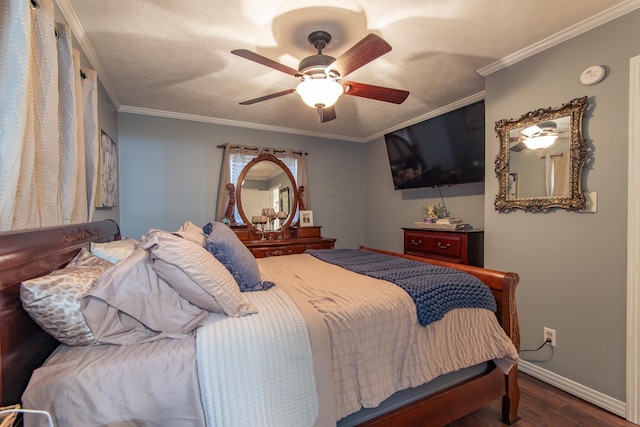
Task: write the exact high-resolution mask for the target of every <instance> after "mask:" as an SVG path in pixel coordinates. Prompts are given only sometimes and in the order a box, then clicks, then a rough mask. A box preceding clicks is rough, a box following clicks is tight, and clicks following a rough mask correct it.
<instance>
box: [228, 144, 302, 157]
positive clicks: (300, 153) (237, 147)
mask: <svg viewBox="0 0 640 427" xmlns="http://www.w3.org/2000/svg"><path fill="white" fill-rule="evenodd" d="M217 147H218V148H223V149H224V148H225V146H224V145H218V146H217ZM229 148H233V149H234V150H239V149H240V146H239V145H230V146H229ZM262 148H263V147H244V151H255V152H256V153H257V152H258V151H259V150H260V149H262ZM271 150H272V149H271V148H264V151H265V153H268V152H270V151H271ZM273 152H274V153H280V154H285V153H286V152H287V151H286V150H276V149H275V148H274V149H273ZM292 153H293V154H297V155H299V156H302V155H303V154H304V155H305V156H308V155H309V153H307V152H303V151H292Z"/></svg>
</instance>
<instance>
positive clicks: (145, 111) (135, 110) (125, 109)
mask: <svg viewBox="0 0 640 427" xmlns="http://www.w3.org/2000/svg"><path fill="white" fill-rule="evenodd" d="M118 112H119V113H131V114H141V115H144V116H154V117H164V118H168V119H177V120H188V121H192V122H202V123H211V124H216V125H224V126H233V127H241V128H245V129H255V130H262V131H268V132H280V133H288V134H295V135H305V136H313V137H316V138H325V139H335V140H341V141H350V142H360V143H363V142H366V141H367V139H366V138H355V137H349V136H344V135H335V134H330V133H321V132H310V131H304V130H300V129H292V128H285V127H279V126H270V125H263V124H259V123H250V122H241V121H237V120H228V119H218V118H215V117H207V116H198V115H195V114H185V113H174V112H172V111H163V110H153V109H151V108H140V107H131V106H128V105H123V106H121V107H120V108H119V109H118Z"/></svg>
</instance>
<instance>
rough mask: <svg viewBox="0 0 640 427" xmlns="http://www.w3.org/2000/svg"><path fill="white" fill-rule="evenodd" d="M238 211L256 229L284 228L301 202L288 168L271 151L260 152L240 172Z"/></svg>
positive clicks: (269, 230)
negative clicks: (269, 152)
mask: <svg viewBox="0 0 640 427" xmlns="http://www.w3.org/2000/svg"><path fill="white" fill-rule="evenodd" d="M235 199H236V203H237V207H238V214H239V215H240V217H241V218H242V221H243V222H244V223H245V224H246V225H247V227H249V228H251V229H253V230H254V232H256V233H263V234H264V232H285V231H286V230H287V229H288V228H289V225H290V224H291V221H292V220H293V217H294V216H295V211H296V208H297V206H298V191H297V188H296V184H295V180H294V178H293V175H292V173H291V171H290V170H289V168H288V167H287V166H286V165H285V164H284V163H283V162H282V161H280V160H279V159H278V158H277V157H275V156H274V155H272V154H261V155H260V156H258V157H256V158H254V159H253V160H251V161H250V162H249V163H247V164H246V165H245V167H244V168H243V169H242V171H241V172H240V175H239V177H238V182H237V184H236V197H235Z"/></svg>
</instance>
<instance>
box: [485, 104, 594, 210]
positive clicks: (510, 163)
mask: <svg viewBox="0 0 640 427" xmlns="http://www.w3.org/2000/svg"><path fill="white" fill-rule="evenodd" d="M587 106H588V104H587V97H586V96H584V97H582V98H576V99H573V100H571V101H570V102H568V103H566V104H563V105H562V106H561V107H559V108H544V109H539V110H534V111H530V112H528V113H526V114H524V115H523V116H522V117H520V118H519V119H517V120H514V119H508V120H507V119H503V120H499V121H497V122H496V125H495V130H496V134H497V136H498V139H499V142H500V151H499V154H498V156H497V157H496V161H495V172H496V176H497V177H498V183H499V184H498V185H499V194H498V195H497V196H496V199H495V203H494V205H495V209H496V210H498V211H502V212H505V211H510V210H512V209H516V208H517V209H523V210H525V211H544V210H547V209H550V208H563V209H571V210H580V209H584V208H585V206H586V199H585V196H584V193H583V191H582V171H583V169H584V167H585V164H586V161H587V151H588V149H587V145H586V143H585V141H584V138H583V136H582V121H583V118H584V114H585V111H586V109H587Z"/></svg>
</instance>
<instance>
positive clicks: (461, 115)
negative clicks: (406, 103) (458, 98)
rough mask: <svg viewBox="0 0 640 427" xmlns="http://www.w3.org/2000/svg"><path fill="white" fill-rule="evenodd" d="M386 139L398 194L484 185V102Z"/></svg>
mask: <svg viewBox="0 0 640 427" xmlns="http://www.w3.org/2000/svg"><path fill="white" fill-rule="evenodd" d="M384 138H385V141H386V143H387V154H388V155H389V164H390V165H391V175H392V177H393V184H394V187H395V189H396V190H403V189H406V188H420V187H439V186H444V185H452V184H465V183H472V182H484V172H485V168H484V101H479V102H475V103H473V104H470V105H467V106H465V107H462V108H458V109H456V110H453V111H450V112H448V113H444V114H442V115H440V116H436V117H433V118H431V119H428V120H425V121H423V122H420V123H416V124H414V125H411V126H408V127H406V128H403V129H399V130H397V131H394V132H391V133H388V134H386V135H385V136H384Z"/></svg>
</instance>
